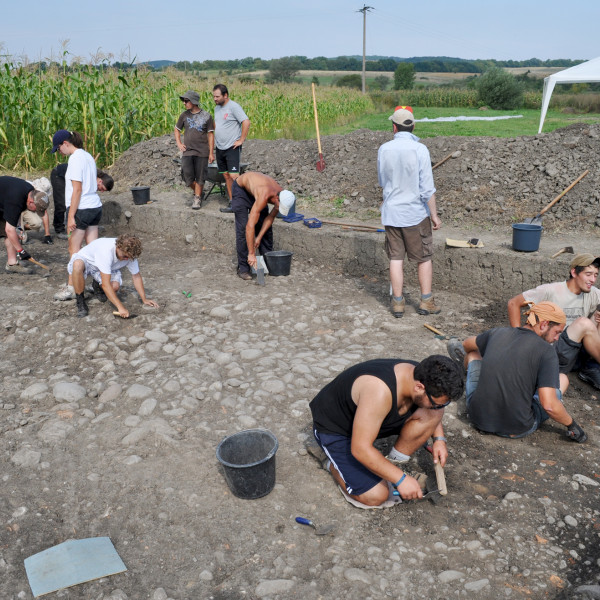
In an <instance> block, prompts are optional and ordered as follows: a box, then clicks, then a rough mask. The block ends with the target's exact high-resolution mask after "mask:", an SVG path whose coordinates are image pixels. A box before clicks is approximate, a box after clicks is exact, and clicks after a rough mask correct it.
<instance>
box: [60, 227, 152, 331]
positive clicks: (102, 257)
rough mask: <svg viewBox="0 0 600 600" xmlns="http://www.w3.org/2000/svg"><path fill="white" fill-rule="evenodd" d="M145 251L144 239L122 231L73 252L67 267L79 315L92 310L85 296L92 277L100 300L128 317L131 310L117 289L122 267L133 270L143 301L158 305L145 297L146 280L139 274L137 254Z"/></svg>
mask: <svg viewBox="0 0 600 600" xmlns="http://www.w3.org/2000/svg"><path fill="white" fill-rule="evenodd" d="M141 253H142V242H141V241H140V239H139V238H138V237H137V236H135V235H131V234H128V233H127V234H122V235H120V236H119V237H118V238H99V239H97V240H94V241H93V242H90V243H89V244H88V245H87V246H85V248H83V249H82V250H80V251H79V252H77V253H75V254H73V256H72V257H71V260H70V261H69V265H68V267H67V270H68V271H69V275H70V276H72V278H73V287H74V288H75V293H76V294H77V316H78V317H85V316H87V315H88V313H89V309H88V306H87V303H86V301H85V297H84V290H85V280H86V278H87V277H88V275H89V276H91V277H92V286H93V289H94V293H95V295H96V296H97V298H98V300H100V302H106V300H110V302H111V303H112V304H113V305H114V307H115V308H116V309H117V311H118V312H119V315H120V316H121V317H123V318H124V319H126V318H127V317H129V311H128V310H127V309H126V308H125V306H123V303H122V302H121V300H119V297H118V296H117V292H118V291H119V288H120V287H121V284H122V283H123V279H122V277H121V269H122V268H123V267H127V268H128V269H129V272H130V273H131V278H132V280H133V286H134V287H135V289H136V291H137V293H138V294H139V296H140V300H141V301H142V302H143V303H144V304H146V305H147V306H152V307H153V308H158V304H157V303H156V302H155V301H154V300H150V299H148V298H146V292H145V290H144V282H143V280H142V276H141V274H140V268H139V265H138V261H137V259H138V257H139V256H140V254H141Z"/></svg>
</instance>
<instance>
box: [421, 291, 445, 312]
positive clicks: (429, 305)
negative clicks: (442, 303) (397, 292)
mask: <svg viewBox="0 0 600 600" xmlns="http://www.w3.org/2000/svg"><path fill="white" fill-rule="evenodd" d="M417 312H418V313H419V314H420V315H437V314H439V313H441V312H442V309H441V308H440V307H439V306H436V305H435V300H434V299H433V296H431V298H427V300H423V299H421V303H420V304H419V308H417Z"/></svg>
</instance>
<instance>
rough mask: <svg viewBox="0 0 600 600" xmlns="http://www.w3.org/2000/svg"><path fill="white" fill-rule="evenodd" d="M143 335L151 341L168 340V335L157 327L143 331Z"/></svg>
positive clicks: (163, 342) (163, 341)
mask: <svg viewBox="0 0 600 600" xmlns="http://www.w3.org/2000/svg"><path fill="white" fill-rule="evenodd" d="M144 337H145V338H146V339H148V340H150V341H151V342H160V343H161V344H166V343H167V342H168V341H169V336H168V335H167V334H166V333H163V332H162V331H159V330H158V329H151V330H150V331H146V333H144Z"/></svg>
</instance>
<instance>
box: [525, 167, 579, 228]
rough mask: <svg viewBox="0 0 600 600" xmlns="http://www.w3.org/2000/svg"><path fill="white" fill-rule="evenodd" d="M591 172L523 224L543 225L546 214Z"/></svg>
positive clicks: (577, 180)
mask: <svg viewBox="0 0 600 600" xmlns="http://www.w3.org/2000/svg"><path fill="white" fill-rule="evenodd" d="M588 173H589V171H588V170H587V169H586V170H585V171H584V172H583V173H582V174H581V175H580V176H579V177H578V178H577V179H576V180H575V181H574V182H573V183H572V184H571V185H570V186H569V187H567V188H565V189H564V190H563V191H562V192H561V193H560V194H559V195H558V196H556V198H554V200H552V202H550V204H548V205H547V206H545V207H544V208H543V209H542V210H541V211H540V212H539V213H538V214H537V215H535V217H530V218H529V219H525V220H524V221H523V223H527V224H530V225H541V224H542V216H543V215H544V213H546V212H547V211H549V210H550V209H551V208H552V207H553V206H554V205H555V204H556V203H557V202H558V201H559V200H560V199H561V198H562V197H563V196H564V195H565V194H566V193H567V192H568V191H569V190H570V189H572V188H574V187H575V186H576V185H577V184H578V183H579V182H580V181H581V180H582V179H583V178H584V177H585V176H586V175H587V174H588Z"/></svg>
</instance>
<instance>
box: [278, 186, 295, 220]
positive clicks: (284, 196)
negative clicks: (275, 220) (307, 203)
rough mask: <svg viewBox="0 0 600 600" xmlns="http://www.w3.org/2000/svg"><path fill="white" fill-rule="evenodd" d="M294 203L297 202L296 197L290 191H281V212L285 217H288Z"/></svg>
mask: <svg viewBox="0 0 600 600" xmlns="http://www.w3.org/2000/svg"><path fill="white" fill-rule="evenodd" d="M294 202H296V196H294V194H293V193H292V192H290V190H281V192H279V212H280V213H281V214H282V215H283V216H284V217H287V215H288V213H289V212H290V208H292V206H294Z"/></svg>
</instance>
